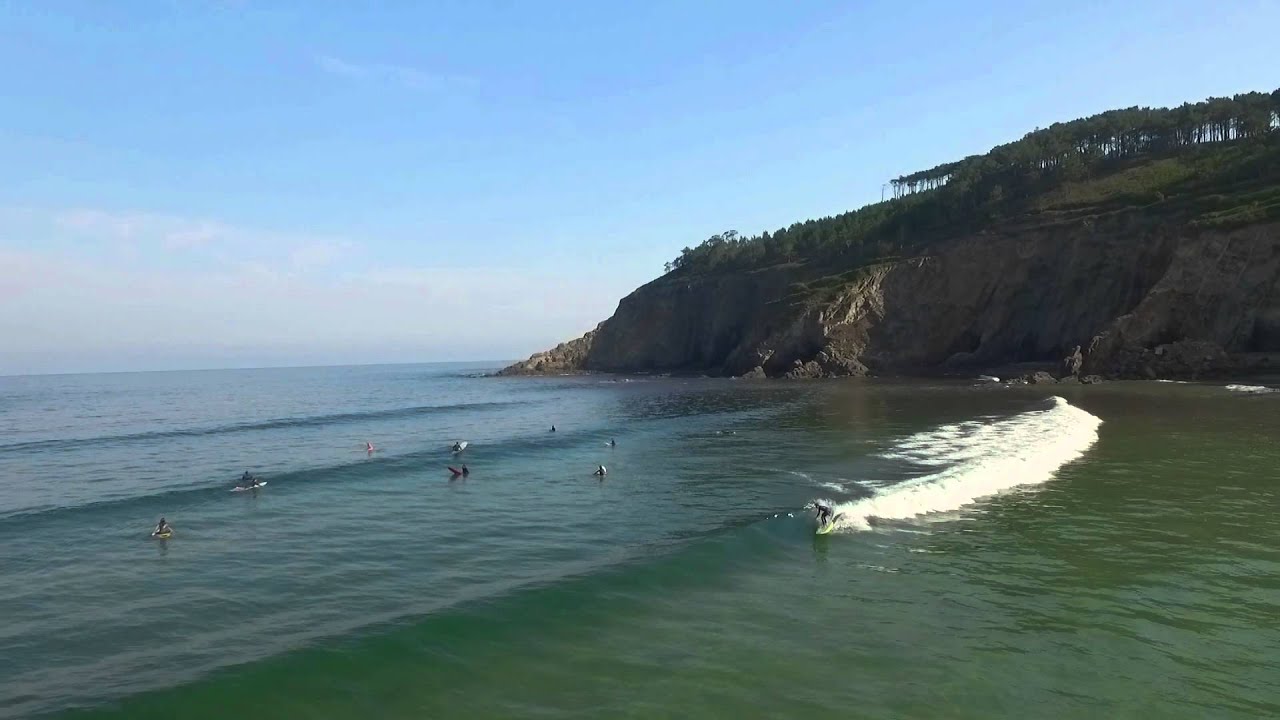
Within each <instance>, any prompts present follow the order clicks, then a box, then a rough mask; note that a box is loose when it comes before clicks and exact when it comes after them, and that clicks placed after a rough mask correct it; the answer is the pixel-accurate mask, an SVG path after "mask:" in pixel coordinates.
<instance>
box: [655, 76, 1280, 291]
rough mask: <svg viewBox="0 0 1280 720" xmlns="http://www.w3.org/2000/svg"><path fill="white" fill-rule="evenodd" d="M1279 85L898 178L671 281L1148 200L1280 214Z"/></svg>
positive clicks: (711, 254) (852, 255) (698, 263)
mask: <svg viewBox="0 0 1280 720" xmlns="http://www.w3.org/2000/svg"><path fill="white" fill-rule="evenodd" d="M1278 178H1280V89H1277V90H1275V91H1274V92H1271V93H1270V94H1267V93H1259V92H1253V93H1245V94H1240V95H1236V96H1235V97H1232V98H1211V99H1209V100H1206V101H1204V102H1200V103H1194V104H1192V103H1187V104H1184V105H1182V106H1180V107H1177V108H1137V107H1134V108H1127V109H1123V110H1111V111H1108V112H1104V113H1101V114H1098V115H1094V116H1091V117H1087V118H1083V119H1080V120H1073V121H1071V122H1066V123H1055V124H1054V125H1052V126H1050V127H1048V128H1045V129H1038V130H1035V131H1034V132H1031V133H1028V134H1027V135H1026V136H1025V137H1023V138H1022V139H1021V140H1018V141H1016V142H1012V143H1008V144H1005V145H1000V146H998V147H996V148H993V149H992V150H991V151H990V152H988V153H986V154H985V155H974V156H970V157H967V158H965V159H963V160H960V161H957V162H951V163H946V164H943V165H939V166H938V167H935V168H931V169H929V170H923V171H920V172H915V173H911V174H909V175H904V176H902V177H899V178H896V179H894V180H892V181H891V184H892V185H893V188H894V195H895V197H894V199H892V200H889V201H886V202H881V203H875V204H872V205H867V206H866V207H863V208H861V209H859V210H855V211H852V212H847V213H843V214H841V215H836V216H833V217H827V218H822V219H819V220H807V221H805V222H801V223H795V224H793V225H791V226H790V227H787V228H780V229H779V230H777V231H776V232H773V233H770V232H765V233H762V234H761V235H757V236H752V237H746V236H742V235H739V234H738V233H736V232H733V231H730V232H726V233H722V234H719V235H714V236H712V237H711V238H708V239H707V240H706V241H704V242H703V243H702V244H700V245H698V246H697V247H694V248H685V249H684V251H683V252H682V253H681V254H680V256H679V257H677V258H676V259H675V260H673V261H672V262H671V263H668V265H667V272H668V273H671V274H672V275H673V276H687V275H703V274H707V273H718V272H725V271H741V270H751V269H756V268H760V267H765V266H769V265H777V264H782V263H790V262H796V261H807V262H814V263H819V264H822V265H828V264H829V265H831V266H832V267H833V268H840V267H856V266H859V265H863V264H866V263H869V262H873V261H876V260H879V259H883V258H889V257H894V256H903V255H912V254H915V253H918V252H919V251H920V250H921V249H923V248H924V247H925V246H927V245H929V244H930V243H933V242H937V241H939V240H943V239H946V238H948V237H953V236H958V235H961V234H967V233H972V232H975V231H979V230H982V229H985V228H988V227H992V226H994V225H996V224H1000V223H1019V222H1028V221H1030V222H1035V223H1037V224H1051V223H1053V222H1055V221H1058V220H1068V219H1071V220H1078V219H1080V218H1081V217H1088V216H1092V215H1101V214H1105V213H1114V212H1118V211H1124V210H1130V209H1135V208H1141V209H1142V210H1143V211H1144V212H1147V213H1149V214H1151V215H1152V216H1177V217H1180V218H1183V219H1185V220H1187V221H1188V222H1192V223H1194V224H1196V225H1200V226H1204V227H1230V226H1236V225H1243V224H1249V223H1255V222H1262V221H1265V220H1268V219H1277V218H1280V186H1278V185H1277V179H1278Z"/></svg>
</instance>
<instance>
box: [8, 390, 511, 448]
mask: <svg viewBox="0 0 1280 720" xmlns="http://www.w3.org/2000/svg"><path fill="white" fill-rule="evenodd" d="M523 404H526V402H525V401H521V402H513V401H504V402H482V403H469V404H459V405H417V406H413V407H401V408H390V409H386V410H369V411H365V412H348V413H332V414H326V415H308V416H303V417H294V418H273V419H271V420H263V421H259V422H246V423H232V424H230V425H218V426H214V427H205V428H189V429H181V430H153V431H150V432H141V433H126V434H121V435H101V436H98V437H88V438H67V439H60V440H34V441H30V442H21V443H12V444H9V445H0V453H11V452H24V451H29V450H69V449H71V448H77V447H83V446H95V445H110V444H114V443H131V442H149V441H153V440H163V439H169V438H182V437H206V436H209V435H227V434H233V433H247V432H256V431H258V430H278V429H282V428H300V427H322V426H325V425H339V424H343V423H354V422H361V421H365V420H384V419H394V418H406V417H415V416H418V415H431V414H437V413H447V412H460V411H464V410H498V409H503V408H509V407H512V406H515V405H523Z"/></svg>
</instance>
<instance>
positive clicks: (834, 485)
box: [818, 482, 849, 492]
mask: <svg viewBox="0 0 1280 720" xmlns="http://www.w3.org/2000/svg"><path fill="white" fill-rule="evenodd" d="M818 486H819V487H824V488H826V489H828V490H835V491H836V492H849V491H848V489H847V488H845V486H844V485H841V484H840V483H834V482H820V483H818Z"/></svg>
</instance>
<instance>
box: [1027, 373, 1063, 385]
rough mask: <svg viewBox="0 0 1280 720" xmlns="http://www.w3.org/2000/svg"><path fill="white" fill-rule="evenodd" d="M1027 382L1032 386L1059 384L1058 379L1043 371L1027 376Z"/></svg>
mask: <svg viewBox="0 0 1280 720" xmlns="http://www.w3.org/2000/svg"><path fill="white" fill-rule="evenodd" d="M1027 382H1028V383H1029V384H1031V385H1053V384H1054V383H1056V382H1058V378H1056V377H1054V376H1053V375H1051V374H1049V373H1047V372H1045V371H1043V370H1041V371H1039V372H1036V373H1032V374H1031V375H1028V376H1027Z"/></svg>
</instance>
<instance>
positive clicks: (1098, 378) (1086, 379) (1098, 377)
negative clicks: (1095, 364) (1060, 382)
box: [1080, 375, 1106, 385]
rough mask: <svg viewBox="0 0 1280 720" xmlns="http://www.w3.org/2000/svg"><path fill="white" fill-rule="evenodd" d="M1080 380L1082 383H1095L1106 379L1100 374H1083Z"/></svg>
mask: <svg viewBox="0 0 1280 720" xmlns="http://www.w3.org/2000/svg"><path fill="white" fill-rule="evenodd" d="M1080 382H1081V383H1082V384H1084V385H1097V384H1098V383H1103V382H1106V380H1104V379H1103V378H1102V376H1101V375H1085V376H1084V377H1082V378H1080Z"/></svg>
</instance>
